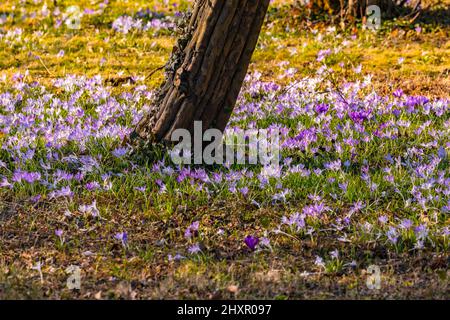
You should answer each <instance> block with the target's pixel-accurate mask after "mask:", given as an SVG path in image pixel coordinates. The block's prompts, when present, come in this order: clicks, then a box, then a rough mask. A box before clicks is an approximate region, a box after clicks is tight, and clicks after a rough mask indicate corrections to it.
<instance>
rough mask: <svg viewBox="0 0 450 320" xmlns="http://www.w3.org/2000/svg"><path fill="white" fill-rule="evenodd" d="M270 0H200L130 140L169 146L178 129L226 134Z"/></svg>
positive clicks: (184, 27)
mask: <svg viewBox="0 0 450 320" xmlns="http://www.w3.org/2000/svg"><path fill="white" fill-rule="evenodd" d="M269 2H270V0H197V1H196V3H195V5H194V8H193V11H192V13H191V14H190V17H188V20H187V23H186V25H185V26H182V28H183V35H182V37H180V38H179V39H178V42H177V44H176V45H175V47H174V51H173V53H172V57H171V59H170V61H169V63H168V65H167V66H166V79H165V82H164V84H163V85H162V86H161V88H160V91H159V94H158V97H157V99H156V102H155V104H154V106H153V107H152V109H151V110H150V112H149V113H148V114H146V115H144V117H143V118H142V120H141V121H140V122H139V124H138V125H137V127H136V129H135V132H134V133H133V134H132V135H131V137H130V138H131V140H133V139H134V140H135V139H138V140H141V141H142V140H143V141H145V142H146V143H148V142H167V141H170V139H171V135H172V133H173V132H174V130H176V129H188V130H189V131H191V132H193V128H194V121H202V123H203V130H206V129H209V128H216V129H219V130H221V131H223V130H224V129H225V127H226V125H227V123H228V120H229V119H230V116H231V112H232V111H233V108H234V106H235V104H236V100H237V97H238V95H239V92H240V89H241V86H242V83H243V81H244V78H245V75H246V73H247V70H248V66H249V64H250V59H251V57H252V54H253V51H254V50H255V47H256V43H257V41H258V37H259V34H260V31H261V28H262V25H263V22H264V17H265V14H266V12H267V9H268V6H269Z"/></svg>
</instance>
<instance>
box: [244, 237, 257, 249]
mask: <svg viewBox="0 0 450 320" xmlns="http://www.w3.org/2000/svg"><path fill="white" fill-rule="evenodd" d="M244 242H245V244H246V245H247V247H249V248H250V250H252V251H254V250H255V249H256V246H257V245H258V243H259V239H258V238H257V237H253V236H247V237H246V238H245V239H244Z"/></svg>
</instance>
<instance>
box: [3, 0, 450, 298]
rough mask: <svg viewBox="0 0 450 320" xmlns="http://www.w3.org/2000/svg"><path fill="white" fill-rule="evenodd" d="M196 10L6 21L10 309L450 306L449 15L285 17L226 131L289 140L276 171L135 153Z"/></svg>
mask: <svg viewBox="0 0 450 320" xmlns="http://www.w3.org/2000/svg"><path fill="white" fill-rule="evenodd" d="M189 2H190V1H182V0H177V1H175V0H170V1H148V0H147V1H143V0H134V1H131V0H128V1H112V0H109V1H108V0H105V1H103V2H102V1H86V0H79V1H56V0H55V1H47V2H46V1H43V0H32V1H22V0H20V1H11V0H6V1H3V2H2V3H1V4H0V146H1V148H0V299H17V298H19V299H24V298H26V299H39V298H44V299H174V298H178V299H187V298H189V299H233V298H237V299H251V298H256V299H324V298H325V299H349V298H351V299H375V298H383V299H385V298H389V299H390V298H419V299H424V298H436V299H448V265H449V222H450V219H449V213H450V171H449V163H450V159H449V157H450V116H449V115H450V110H449V109H450V96H449V88H450V78H449V72H450V40H449V39H450V37H449V33H450V21H449V20H450V16H449V15H447V14H448V12H449V9H448V8H449V5H450V4H449V2H448V1H444V2H438V1H434V3H433V4H432V5H431V7H430V8H429V11H428V12H426V13H424V15H423V16H422V17H420V18H418V19H416V20H414V21H412V20H408V19H406V20H402V19H398V20H391V21H384V22H383V26H382V29H381V30H379V31H377V32H374V31H371V30H367V29H365V28H364V27H363V26H362V25H361V24H356V25H347V26H340V25H338V24H331V23H329V21H328V20H327V19H326V18H320V17H311V16H307V14H306V13H305V12H304V11H302V10H301V8H298V7H296V6H294V5H293V1H288V0H278V1H273V3H272V4H271V8H270V10H269V13H268V16H267V19H266V23H265V25H264V28H263V32H262V34H261V37H260V40H259V43H258V47H257V50H256V52H255V54H254V57H253V61H252V64H251V67H250V71H249V73H248V75H247V78H246V80H245V84H244V87H243V88H242V91H241V94H240V97H239V100H238V104H237V106H236V108H235V110H234V112H233V116H232V119H231V122H230V124H229V126H228V129H229V130H237V129H252V128H253V129H254V128H264V129H268V130H274V129H277V130H280V132H281V142H282V144H281V156H282V157H281V164H282V165H281V167H280V170H279V172H274V171H273V170H270V168H267V167H264V166H261V165H230V166H227V165H225V166H177V165H174V164H173V163H172V162H171V160H170V157H169V156H168V153H167V151H166V150H164V149H163V148H160V147H158V146H155V147H154V148H152V149H151V150H145V151H142V150H139V151H134V150H132V149H131V147H128V146H126V145H124V144H123V143H122V141H123V139H124V138H125V137H126V136H127V135H128V134H130V132H131V131H132V130H133V128H134V126H135V125H136V123H137V122H138V121H139V119H140V118H141V117H142V115H143V113H144V112H145V111H146V110H148V109H149V107H150V106H151V104H152V100H153V98H154V96H155V90H156V89H157V88H158V85H159V84H160V83H161V81H162V80H163V76H164V73H163V70H162V66H164V64H165V62H166V61H167V60H168V58H169V55H170V53H171V50H172V46H173V44H174V41H175V39H176V29H177V28H176V23H177V18H178V17H179V15H180V11H183V10H185V9H186V8H187V7H188V6H189ZM72 5H76V6H78V7H79V8H80V12H81V20H80V28H79V29H71V28H70V27H69V26H68V25H67V24H66V21H67V18H68V17H69V16H70V14H68V13H67V8H68V7H70V6H72ZM71 266H72V267H73V266H76V267H79V268H80V269H79V270H80V275H81V287H80V289H79V290H71V288H69V287H68V286H67V279H68V278H69V277H70V275H71V272H72V271H71V270H73V269H70V267H71ZM68 268H69V270H68ZM378 268H379V269H378ZM373 270H379V271H380V272H379V273H378V274H376V275H375V276H379V280H380V283H379V284H380V288H378V289H377V288H373V287H371V285H370V280H371V279H374V273H373ZM368 280H369V285H368Z"/></svg>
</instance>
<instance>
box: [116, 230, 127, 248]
mask: <svg viewBox="0 0 450 320" xmlns="http://www.w3.org/2000/svg"><path fill="white" fill-rule="evenodd" d="M114 238H115V239H116V240H119V241H121V242H122V245H123V246H124V247H125V246H126V245H127V242H128V234H127V233H126V232H119V233H116V235H115V236H114Z"/></svg>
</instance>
